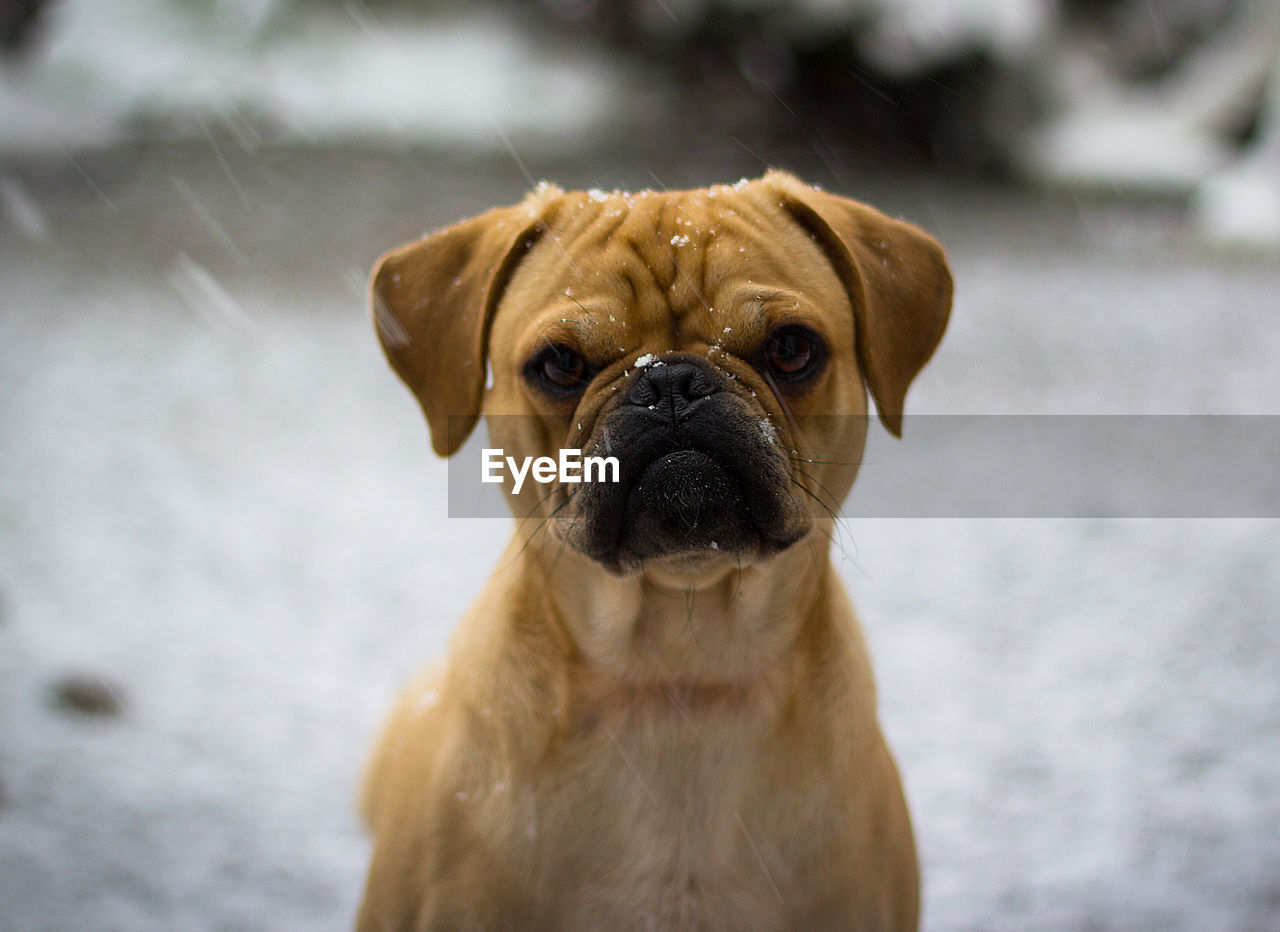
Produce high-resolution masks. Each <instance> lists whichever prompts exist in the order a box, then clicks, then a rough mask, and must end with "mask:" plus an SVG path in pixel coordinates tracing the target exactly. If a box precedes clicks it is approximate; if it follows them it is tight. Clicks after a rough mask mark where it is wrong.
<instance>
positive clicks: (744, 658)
mask: <svg viewBox="0 0 1280 932" xmlns="http://www.w3.org/2000/svg"><path fill="white" fill-rule="evenodd" d="M818 540H820V538H817V537H815V538H813V539H809V540H805V541H802V542H800V543H799V544H797V545H796V546H794V547H792V548H791V549H790V550H788V551H786V552H784V553H782V554H779V555H777V556H775V557H773V558H771V559H770V560H768V561H764V562H761V563H755V564H751V563H746V564H740V563H738V562H736V561H733V562H730V561H729V560H720V561H717V563H716V564H715V565H707V566H704V567H702V568H701V570H700V571H698V572H689V571H688V567H683V568H682V567H677V568H675V569H673V568H672V567H670V566H665V567H650V568H649V570H648V571H645V572H640V573H636V574H633V575H629V576H616V575H612V574H610V573H608V572H607V571H606V570H604V569H602V568H600V567H599V566H596V565H595V564H593V563H591V562H590V561H588V560H587V559H586V558H584V557H580V556H578V555H577V554H573V553H569V552H553V553H550V554H548V553H545V552H544V551H542V550H539V549H537V548H524V549H522V551H521V552H520V555H519V556H518V557H517V559H520V560H527V561H530V562H531V563H533V564H535V565H536V566H537V569H538V572H537V573H532V572H531V573H528V574H527V575H526V578H530V579H545V580H546V585H545V588H543V589H542V590H541V592H540V593H539V594H538V595H537V597H538V598H539V599H540V600H545V604H546V606H547V608H548V609H549V611H548V612H547V614H548V615H549V616H550V617H551V618H553V619H555V622H556V623H557V624H558V625H559V626H560V628H561V645H562V649H564V650H567V651H570V652H572V653H573V655H574V660H575V663H576V664H577V665H578V666H579V667H580V668H581V669H583V670H584V671H587V678H588V679H589V680H590V681H591V682H593V683H595V684H596V686H597V687H599V688H601V689H607V688H609V684H613V685H614V686H615V687H616V688H617V689H618V690H619V691H621V692H624V693H627V694H629V695H632V696H635V697H640V698H644V697H651V698H660V697H662V696H670V697H674V698H675V700H677V701H679V700H681V699H690V700H696V701H697V702H700V703H701V702H703V701H704V700H705V701H714V702H716V703H719V702H722V701H738V700H740V699H741V697H742V695H743V690H744V689H751V688H754V687H755V686H757V685H760V684H761V683H764V682H766V681H767V680H769V679H773V678H778V677H781V678H784V679H785V678H786V676H787V671H786V670H785V669H784V668H785V667H786V665H787V664H788V663H791V662H794V657H793V652H792V650H791V649H792V647H793V644H794V642H795V640H796V638H797V636H798V634H799V632H800V630H801V628H802V626H803V625H804V624H805V622H806V621H807V620H808V619H811V618H814V617H825V613H824V612H822V611H821V610H820V608H821V606H822V605H823V603H824V602H825V601H826V600H827V599H828V598H829V597H830V594H829V588H830V583H831V580H830V576H831V574H832V572H833V571H832V569H831V565H830V561H829V559H828V558H827V553H826V548H825V547H822V546H820V545H819V543H818V542H817V541H818ZM531 569H532V567H531Z"/></svg>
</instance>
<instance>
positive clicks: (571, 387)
mask: <svg viewBox="0 0 1280 932" xmlns="http://www.w3.org/2000/svg"><path fill="white" fill-rule="evenodd" d="M525 371H526V373H527V374H528V375H529V376H530V377H532V378H533V379H535V380H536V381H537V382H538V383H539V384H540V385H542V387H543V388H546V389H548V390H549V391H551V392H553V393H555V394H569V393H574V392H578V391H581V390H582V389H583V388H585V387H586V383H587V377H588V368H587V361H586V360H585V359H583V358H582V354H581V353H579V352H578V351H577V350H574V349H571V348H569V347H567V346H562V345H560V344H555V345H552V346H548V347H545V348H543V349H542V350H541V351H539V352H538V354H537V355H536V356H534V357H533V359H531V360H529V365H528V366H527V367H526V370H525Z"/></svg>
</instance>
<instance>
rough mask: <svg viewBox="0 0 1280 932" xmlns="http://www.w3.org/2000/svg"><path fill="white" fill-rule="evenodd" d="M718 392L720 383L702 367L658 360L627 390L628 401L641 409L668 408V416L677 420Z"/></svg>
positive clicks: (637, 377)
mask: <svg viewBox="0 0 1280 932" xmlns="http://www.w3.org/2000/svg"><path fill="white" fill-rule="evenodd" d="M719 390H720V383H719V381H718V380H717V379H716V377H715V375H714V373H712V372H711V371H709V370H708V369H707V368H706V367H705V366H703V365H700V364H698V363H693V362H685V361H682V360H671V361H666V360H662V359H659V360H658V361H656V362H652V363H650V364H649V365H648V366H646V367H645V368H644V369H643V370H641V371H640V373H639V374H638V375H637V376H636V377H635V380H634V381H633V382H632V383H631V387H630V388H629V389H628V390H627V400H628V401H629V402H631V403H632V404H633V405H636V406H637V407H641V408H654V407H658V406H660V405H661V406H666V405H670V406H671V412H672V413H673V414H675V415H677V416H678V415H681V414H683V413H685V411H686V410H687V409H688V408H689V407H690V406H692V405H694V404H695V403H696V402H698V401H701V400H702V399H703V398H707V397H708V396H710V395H714V394H715V393H716V392H718V391H719Z"/></svg>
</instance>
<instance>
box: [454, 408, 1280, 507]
mask: <svg viewBox="0 0 1280 932" xmlns="http://www.w3.org/2000/svg"><path fill="white" fill-rule="evenodd" d="M868 427H869V429H868V441H867V447H866V449H865V450H864V451H863V455H862V466H861V469H860V472H859V474H858V481H857V482H856V484H855V485H854V488H853V493H852V494H851V495H850V497H849V499H848V500H847V501H846V502H845V503H844V509H843V513H844V514H845V515H846V516H850V517H877V518H894V517H903V518H908V517H909V518H1070V517H1081V518H1083V517H1109V518H1233V517H1238V518H1276V517H1280V415H915V416H910V417H907V418H906V420H905V423H904V426H903V439H902V440H896V439H894V438H893V437H891V436H890V435H889V434H887V433H886V432H885V431H884V430H882V429H880V428H879V427H878V426H877V425H876V424H875V423H872V424H870V425H868ZM488 447H491V444H490V442H489V440H488V434H487V431H486V429H485V427H484V426H483V425H481V426H479V427H478V428H477V429H476V431H475V433H474V434H473V435H472V436H471V437H470V439H469V440H468V441H467V443H466V444H465V445H464V446H463V448H462V449H461V450H459V452H458V453H457V454H455V456H454V457H453V459H452V460H451V461H450V464H449V495H448V499H449V516H450V517H452V518H477V517H487V518H491V517H501V516H506V515H509V514H510V510H509V509H508V507H507V504H506V500H505V499H504V498H503V496H502V493H501V486H500V485H498V484H491V483H484V482H482V481H481V480H482V477H483V475H484V472H485V459H484V457H483V456H482V451H483V450H484V449H485V448H488ZM617 455H618V456H619V457H625V456H626V451H625V450H622V451H617ZM493 460H494V454H490V455H489V461H490V463H492V462H493ZM489 472H490V474H491V475H492V474H494V472H495V469H494V468H493V467H492V466H491V465H490V466H489ZM496 472H498V474H502V475H506V476H507V477H508V481H510V474H511V470H510V469H509V468H507V464H504V467H503V468H502V469H500V470H496ZM544 474H545V473H544ZM525 481H526V482H530V483H535V484H537V483H536V481H535V479H534V478H533V474H532V472H530V473H529V474H528V477H527V478H526V480H525ZM541 487H542V488H544V489H545V490H546V491H547V492H548V493H549V492H550V491H551V488H552V485H550V484H543V485H541Z"/></svg>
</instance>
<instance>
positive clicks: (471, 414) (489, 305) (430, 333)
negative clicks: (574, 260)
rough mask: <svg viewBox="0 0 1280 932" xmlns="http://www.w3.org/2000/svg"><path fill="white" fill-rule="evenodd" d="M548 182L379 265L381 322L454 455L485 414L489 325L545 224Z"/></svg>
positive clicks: (376, 314)
mask: <svg viewBox="0 0 1280 932" xmlns="http://www.w3.org/2000/svg"><path fill="white" fill-rule="evenodd" d="M559 193H560V191H559V190H558V189H553V188H550V186H544V187H542V188H541V189H540V190H539V191H538V192H537V194H536V195H532V196H530V198H529V199H528V200H527V201H525V203H524V204H521V205H518V206H516V207H501V208H498V209H496V210H491V211H488V212H487V213H484V214H481V215H480V216H478V217H474V218H472V219H470V220H464V221H462V222H461V223H458V224H456V225H454V226H451V227H448V228H446V229H444V230H440V231H439V232H436V233H432V234H431V235H429V236H426V237H424V238H423V239H420V240H416V241H414V242H412V243H407V244H405V245H404V246H401V247H400V248H398V249H393V250H392V251H391V252H389V253H387V254H386V255H385V256H383V257H382V258H381V259H380V260H378V265H377V268H376V269H375V270H374V273H373V283H372V287H371V289H370V290H371V298H372V302H373V319H374V326H375V328H376V329H377V332H378V338H379V340H380V341H381V342H382V349H383V351H384V352H385V353H386V355H387V359H388V360H389V361H390V363H391V365H392V367H393V368H394V369H395V370H396V372H397V373H398V374H399V376H400V378H401V379H403V380H404V383H405V384H406V385H407V386H409V389H410V390H411V391H412V392H413V393H414V395H415V396H417V399H418V403H419V404H420V405H422V411H423V413H424V414H426V416H427V424H428V426H429V427H430V428H431V445H432V447H433V448H434V449H435V451H436V453H438V454H439V455H441V456H450V455H452V454H453V453H454V452H455V451H456V450H457V449H458V447H460V446H462V443H463V441H465V440H466V439H467V437H468V436H469V435H470V433H471V431H472V429H473V428H474V427H475V424H476V420H477V419H478V418H479V416H480V402H481V398H482V396H483V393H484V383H485V369H486V361H487V355H488V354H487V351H486V348H487V344H488V336H489V323H490V321H491V320H492V318H493V312H494V310H495V309H496V308H497V306H498V302H499V301H500V300H501V298H502V292H503V290H504V289H505V288H506V286H507V283H508V282H509V281H510V279H511V275H512V273H513V272H514V271H515V268H516V266H517V265H518V264H519V262H520V260H521V259H522V258H523V257H524V255H525V253H526V252H528V250H529V249H530V248H531V247H532V246H533V244H534V242H535V241H536V240H537V239H538V237H539V236H541V234H542V233H543V232H544V231H545V230H546V225H547V219H546V212H547V211H546V205H547V203H548V202H549V200H550V199H551V198H552V197H554V196H555V195H558V194H559Z"/></svg>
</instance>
